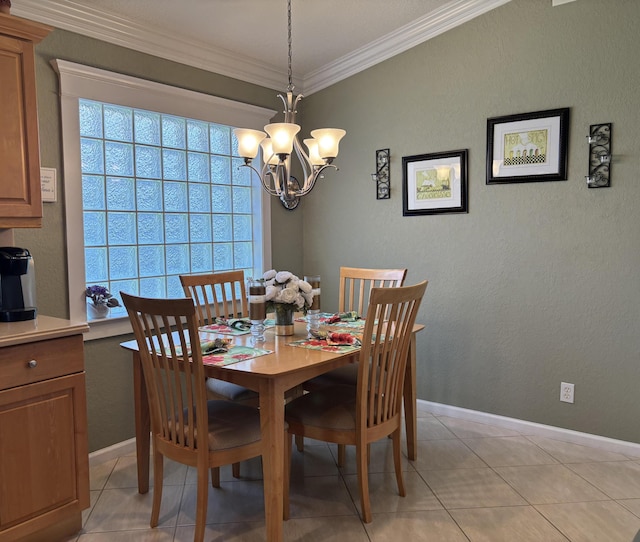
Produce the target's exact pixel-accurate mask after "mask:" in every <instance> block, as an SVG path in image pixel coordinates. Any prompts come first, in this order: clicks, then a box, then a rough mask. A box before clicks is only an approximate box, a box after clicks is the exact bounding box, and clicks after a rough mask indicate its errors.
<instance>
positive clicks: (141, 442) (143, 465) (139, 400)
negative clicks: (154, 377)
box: [133, 352, 151, 493]
mask: <svg viewBox="0 0 640 542" xmlns="http://www.w3.org/2000/svg"><path fill="white" fill-rule="evenodd" d="M133 404H134V412H135V425H136V427H135V430H136V461H137V465H138V493H148V492H149V452H150V437H149V432H150V430H151V422H150V418H149V401H148V399H147V386H146V384H145V383H144V375H143V374H142V361H141V360H140V355H139V354H138V352H134V353H133Z"/></svg>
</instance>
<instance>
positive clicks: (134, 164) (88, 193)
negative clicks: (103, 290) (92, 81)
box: [78, 99, 259, 316]
mask: <svg viewBox="0 0 640 542" xmlns="http://www.w3.org/2000/svg"><path fill="white" fill-rule="evenodd" d="M78 109H79V126H80V134H79V135H80V163H81V174H82V209H83V228H84V231H83V235H84V256H85V282H86V285H87V286H89V285H92V284H101V285H104V286H107V287H108V288H109V290H110V291H111V292H112V293H113V294H114V296H115V297H116V298H119V292H120V291H126V292H130V293H132V294H134V295H141V296H145V297H183V296H184V294H183V290H182V287H181V286H180V279H179V275H181V274H191V273H206V272H212V271H215V272H217V271H229V270H236V269H241V270H244V271H245V275H246V276H247V277H249V276H251V275H252V270H253V269H254V258H253V254H254V250H253V245H254V242H255V241H256V240H255V239H254V231H255V227H254V226H255V225H254V211H255V209H254V203H253V202H254V201H255V198H254V194H253V193H252V192H253V191H254V190H259V187H255V186H253V185H252V183H251V176H250V170H249V169H248V168H239V166H240V165H241V164H242V163H243V160H242V159H241V158H240V157H239V156H238V152H237V148H238V146H237V141H236V139H235V137H234V135H233V132H232V128H231V127H230V126H225V125H220V124H214V123H211V122H204V121H201V120H196V119H189V118H183V117H178V116H175V115H169V114H163V113H158V112H154V111H147V110H143V109H136V108H133V107H123V106H119V105H113V104H109V103H102V102H97V101H93V100H86V99H80V100H79V102H78ZM124 314H126V312H125V309H124V307H118V308H113V309H112V310H111V315H112V316H118V315H124Z"/></svg>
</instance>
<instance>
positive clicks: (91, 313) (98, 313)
mask: <svg viewBox="0 0 640 542" xmlns="http://www.w3.org/2000/svg"><path fill="white" fill-rule="evenodd" d="M87 316H88V317H89V319H90V320H100V319H101V318H106V317H107V316H109V307H108V306H107V305H94V304H93V303H87Z"/></svg>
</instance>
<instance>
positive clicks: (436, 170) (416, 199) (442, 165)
mask: <svg viewBox="0 0 640 542" xmlns="http://www.w3.org/2000/svg"><path fill="white" fill-rule="evenodd" d="M467 153H468V151H467V149H464V150H459V151H449V152H438V153H432V154H419V155H416V156H404V157H403V158H402V177H403V179H402V214H403V215H404V216H413V215H433V214H438V213H466V212H468V210H467V207H468V206H467Z"/></svg>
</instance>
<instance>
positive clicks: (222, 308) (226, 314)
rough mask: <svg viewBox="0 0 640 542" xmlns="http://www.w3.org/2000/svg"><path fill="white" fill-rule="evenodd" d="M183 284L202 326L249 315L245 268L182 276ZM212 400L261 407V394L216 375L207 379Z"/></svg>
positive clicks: (181, 281) (199, 324)
mask: <svg viewBox="0 0 640 542" xmlns="http://www.w3.org/2000/svg"><path fill="white" fill-rule="evenodd" d="M180 283H181V284H182V289H183V290H184V294H185V295H186V296H187V297H190V298H192V299H193V302H194V303H195V305H196V316H197V320H198V326H204V325H207V324H211V323H213V321H214V320H215V319H216V318H225V319H228V318H242V317H245V318H248V317H249V302H248V299H247V294H246V286H245V279H244V271H241V270H240V271H225V272H222V273H207V274H204V275H180ZM206 386H207V390H208V393H209V397H210V398H211V399H224V400H226V401H234V402H236V403H244V404H248V405H251V406H258V404H259V402H260V400H259V396H258V393H257V392H255V391H253V390H250V389H248V388H245V387H243V386H238V385H237V384H232V383H231V382H224V381H223V380H218V379H216V378H208V379H207V383H206Z"/></svg>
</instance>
